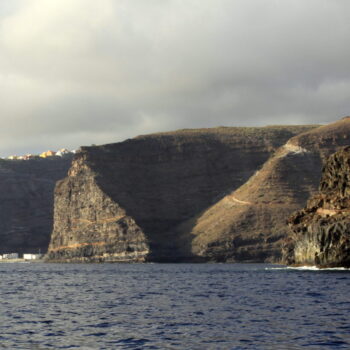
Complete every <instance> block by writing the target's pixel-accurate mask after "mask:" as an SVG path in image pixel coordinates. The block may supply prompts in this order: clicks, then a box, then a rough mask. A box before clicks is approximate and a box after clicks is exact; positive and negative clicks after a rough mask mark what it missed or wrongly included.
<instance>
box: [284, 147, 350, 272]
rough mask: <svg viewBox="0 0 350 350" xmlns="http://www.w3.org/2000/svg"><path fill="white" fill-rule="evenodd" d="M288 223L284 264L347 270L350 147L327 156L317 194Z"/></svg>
mask: <svg viewBox="0 0 350 350" xmlns="http://www.w3.org/2000/svg"><path fill="white" fill-rule="evenodd" d="M288 223H289V227H290V228H291V230H292V232H293V233H292V234H291V236H290V237H289V238H288V240H286V242H285V247H284V260H285V262H286V263H288V264H292V265H312V266H314V265H315V266H318V267H350V147H345V148H343V149H341V150H340V151H338V152H336V153H335V154H334V155H332V156H330V157H329V160H328V161H327V163H326V165H325V167H324V169H323V174H322V180H321V183H320V187H319V192H318V193H317V194H315V195H314V196H313V197H312V198H311V199H310V200H309V201H308V203H307V206H306V208H305V209H303V210H301V211H299V212H297V213H295V214H294V215H292V216H291V217H290V219H289V221H288Z"/></svg>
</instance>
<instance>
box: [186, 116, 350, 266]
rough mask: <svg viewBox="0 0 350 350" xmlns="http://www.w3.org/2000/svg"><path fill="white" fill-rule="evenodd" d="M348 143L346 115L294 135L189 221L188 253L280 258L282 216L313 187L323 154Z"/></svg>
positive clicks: (228, 258)
mask: <svg viewBox="0 0 350 350" xmlns="http://www.w3.org/2000/svg"><path fill="white" fill-rule="evenodd" d="M349 144H350V119H349V118H344V119H342V120H340V121H338V122H336V123H333V124H330V125H326V126H322V127H319V128H316V129H312V130H310V131H308V132H305V133H303V134H300V135H298V136H295V137H293V138H292V139H291V140H289V141H288V142H287V143H286V144H285V145H283V146H282V147H281V148H280V149H279V150H278V151H277V152H276V154H275V155H274V156H273V157H272V158H271V159H270V160H269V161H268V162H266V164H264V166H263V167H262V169H261V170H260V171H258V172H257V173H256V174H255V175H254V176H253V177H252V178H250V179H249V181H247V183H245V184H244V185H243V186H241V187H240V188H238V189H237V190H236V191H233V192H232V193H230V194H229V195H227V196H226V197H225V198H223V199H222V200H221V201H219V202H218V203H216V204H215V205H214V206H212V207H211V208H209V209H208V210H205V211H204V212H203V213H202V214H200V215H198V216H197V217H196V218H195V220H192V222H193V225H192V228H191V233H192V234H193V235H194V237H195V238H194V240H193V242H192V250H193V253H194V254H195V255H199V256H202V257H205V258H206V259H211V260H215V261H253V262H263V261H273V262H278V261H280V259H281V251H282V248H281V247H282V242H283V240H284V239H285V237H286V236H287V235H288V234H289V230H288V227H287V225H286V219H287V218H288V217H289V216H290V215H291V214H292V213H293V212H294V211H296V210H298V209H300V208H302V207H303V206H304V205H305V203H306V201H307V199H308V198H309V197H310V196H311V195H312V194H314V193H315V192H316V191H317V188H318V184H319V181H320V176H321V169H322V165H323V164H324V162H325V160H326V159H327V157H328V156H329V155H330V154H332V153H334V152H335V151H336V150H337V149H338V148H339V147H341V146H344V145H349Z"/></svg>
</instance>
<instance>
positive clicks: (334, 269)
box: [265, 266, 350, 271]
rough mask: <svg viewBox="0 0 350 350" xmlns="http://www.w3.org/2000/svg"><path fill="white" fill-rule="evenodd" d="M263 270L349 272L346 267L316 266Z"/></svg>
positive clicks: (267, 268) (349, 269)
mask: <svg viewBox="0 0 350 350" xmlns="http://www.w3.org/2000/svg"><path fill="white" fill-rule="evenodd" d="M265 270H302V271H350V268H347V267H326V268H320V267H317V266H284V267H266V268H265Z"/></svg>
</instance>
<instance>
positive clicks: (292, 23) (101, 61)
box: [0, 0, 350, 157]
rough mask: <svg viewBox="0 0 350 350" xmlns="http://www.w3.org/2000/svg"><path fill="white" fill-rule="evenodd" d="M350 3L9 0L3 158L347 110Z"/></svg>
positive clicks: (3, 1) (0, 4) (2, 85)
mask: <svg viewBox="0 0 350 350" xmlns="http://www.w3.org/2000/svg"><path fill="white" fill-rule="evenodd" d="M349 43H350V1H349V0H308V1H305V0H99V1H96V0H50V1H47V0H0V156H3V157H4V156H8V155H10V154H18V155H20V154H26V153H40V152H42V151H45V150H48V149H53V150H57V149H59V148H62V147H66V148H69V149H76V148H78V147H79V146H81V145H91V144H103V143H110V142H118V141H122V140H124V139H126V138H130V137H134V136H137V135H140V134H147V133H153V132H159V131H170V130H176V129H182V128H197V127H215V126H264V125H271V124H312V123H318V124H319V123H322V124H323V123H329V122H332V121H335V120H338V119H340V118H341V117H343V116H346V115H350V44H349Z"/></svg>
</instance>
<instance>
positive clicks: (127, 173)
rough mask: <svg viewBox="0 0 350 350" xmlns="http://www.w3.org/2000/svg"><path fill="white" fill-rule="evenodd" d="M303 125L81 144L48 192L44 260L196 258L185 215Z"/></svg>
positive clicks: (246, 173) (216, 196)
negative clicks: (51, 194) (50, 226)
mask: <svg viewBox="0 0 350 350" xmlns="http://www.w3.org/2000/svg"><path fill="white" fill-rule="evenodd" d="M311 128H312V127H311V126H305V127H265V128H214V129H200V130H181V131H177V132H172V133H161V134H155V135H149V136H141V137H137V138H135V139H132V140H127V141H125V142H121V143H116V144H109V145H104V146H95V147H83V148H82V149H81V151H80V152H79V153H78V154H77V155H76V157H75V159H74V161H73V164H72V167H71V169H70V171H69V176H68V177H67V178H65V179H64V180H62V181H60V182H59V183H58V184H57V186H56V191H55V214H54V217H55V219H54V230H53V233H52V238H51V243H50V246H49V251H48V254H47V258H48V259H49V260H51V261H196V260H202V259H203V260H206V259H207V257H205V256H204V257H203V256H200V255H198V254H196V253H195V252H193V251H192V240H193V235H191V229H192V226H193V222H192V221H191V220H192V219H193V218H195V217H197V216H198V215H199V214H200V213H201V212H203V211H204V210H206V209H207V208H208V207H210V206H212V205H213V204H214V203H216V202H217V201H218V200H220V199H221V198H223V197H224V196H225V195H226V194H227V193H230V192H232V191H233V190H235V189H236V188H238V187H239V186H241V185H242V184H243V183H244V182H245V181H247V179H249V177H250V176H252V175H253V174H254V172H255V171H256V170H257V169H259V168H260V167H261V166H262V165H263V163H264V162H265V161H266V160H267V159H268V158H269V157H270V156H271V154H272V153H273V152H275V150H276V149H277V148H278V147H279V146H281V145H282V144H284V143H285V142H286V141H287V140H288V139H289V138H290V137H292V136H294V135H296V134H299V133H301V132H303V131H306V130H310V129H311Z"/></svg>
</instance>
